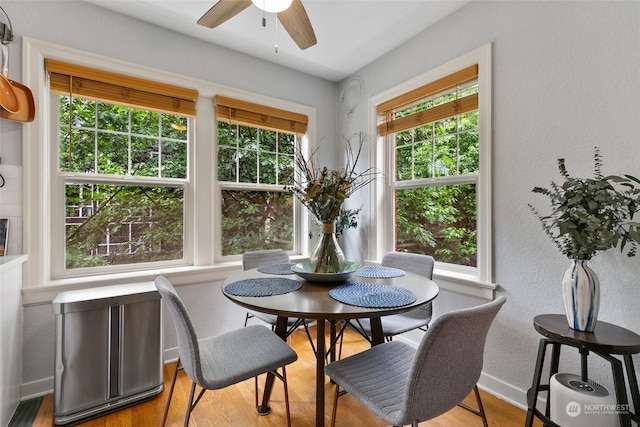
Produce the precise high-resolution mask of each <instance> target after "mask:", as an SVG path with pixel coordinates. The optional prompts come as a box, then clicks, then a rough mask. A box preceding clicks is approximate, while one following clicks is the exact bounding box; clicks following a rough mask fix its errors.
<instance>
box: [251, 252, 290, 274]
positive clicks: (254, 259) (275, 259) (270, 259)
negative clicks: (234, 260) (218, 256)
mask: <svg viewBox="0 0 640 427" xmlns="http://www.w3.org/2000/svg"><path fill="white" fill-rule="evenodd" d="M290 262H291V259H290V258H289V254H288V253H286V252H285V251H284V250H282V249H265V250H263V251H251V252H245V253H244V254H242V269H243V270H251V269H252V268H258V267H260V266H263V265H274V264H288V263H290Z"/></svg>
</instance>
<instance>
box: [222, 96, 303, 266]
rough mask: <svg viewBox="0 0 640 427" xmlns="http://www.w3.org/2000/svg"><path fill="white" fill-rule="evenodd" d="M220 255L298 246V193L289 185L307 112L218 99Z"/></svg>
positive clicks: (230, 99)
mask: <svg viewBox="0 0 640 427" xmlns="http://www.w3.org/2000/svg"><path fill="white" fill-rule="evenodd" d="M214 107H215V114H216V120H217V129H218V138H217V143H218V145H217V148H218V183H219V186H220V191H221V199H222V218H221V222H222V227H221V228H222V255H223V256H228V255H238V254H242V253H244V252H247V251H252V250H259V249H284V250H287V251H290V250H293V249H294V241H295V238H294V237H295V230H294V226H295V223H294V199H293V195H292V194H291V193H290V192H288V191H285V189H284V187H285V185H287V184H289V183H290V180H291V179H292V177H293V173H294V169H293V168H294V153H295V150H296V147H297V146H299V144H301V137H302V135H303V134H305V132H306V130H307V123H308V118H307V116H306V115H303V114H299V113H295V112H291V111H286V110H282V109H278V108H273V107H269V106H265V105H260V104H254V103H250V102H246V101H240V100H236V99H232V98H227V97H223V96H216V97H215V99H214Z"/></svg>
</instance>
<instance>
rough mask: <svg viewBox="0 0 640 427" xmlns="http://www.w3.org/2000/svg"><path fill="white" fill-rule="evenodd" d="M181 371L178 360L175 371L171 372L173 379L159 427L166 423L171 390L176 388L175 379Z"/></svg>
mask: <svg viewBox="0 0 640 427" xmlns="http://www.w3.org/2000/svg"><path fill="white" fill-rule="evenodd" d="M180 369H182V365H181V364H180V359H178V361H177V362H176V369H175V370H174V371H173V378H172V379H171V387H170V388H169V397H168V398H167V404H166V405H165V407H164V414H163V415H162V424H160V427H164V425H165V424H166V422H167V416H168V415H169V406H170V405H171V398H172V397H173V389H174V387H175V386H176V379H177V378H178V371H179V370H180Z"/></svg>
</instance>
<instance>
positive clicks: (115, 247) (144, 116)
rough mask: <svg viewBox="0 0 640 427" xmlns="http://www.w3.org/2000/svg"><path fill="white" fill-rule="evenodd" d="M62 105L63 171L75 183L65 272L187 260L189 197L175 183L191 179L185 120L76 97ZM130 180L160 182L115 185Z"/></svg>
mask: <svg viewBox="0 0 640 427" xmlns="http://www.w3.org/2000/svg"><path fill="white" fill-rule="evenodd" d="M58 105H59V126H60V127H59V129H60V131H59V138H60V139H59V163H58V165H59V170H60V172H63V173H69V174H72V175H73V176H75V177H77V179H76V180H75V181H77V182H72V181H73V178H70V179H69V180H67V181H66V184H65V209H66V214H65V217H66V224H65V237H66V239H65V267H66V268H67V269H75V268H86V267H96V266H106V265H122V264H131V263H140V262H154V261H167V260H179V259H182V258H183V255H184V254H183V240H184V220H183V217H184V194H183V189H182V186H181V185H179V184H175V185H171V184H170V182H171V179H173V178H186V177H187V120H188V119H187V118H186V117H182V116H177V115H171V114H163V113H158V112H154V111H149V110H143V109H137V108H132V107H128V106H121V105H115V104H108V103H103V102H98V101H92V100H87V99H82V98H76V97H74V98H69V97H64V96H63V97H60V101H59V104H58ZM127 176H138V177H153V178H161V179H162V181H163V184H162V185H157V186H154V185H149V184H146V185H135V184H131V185H122V184H120V183H118V182H117V181H118V180H121V179H122V177H127ZM96 177H101V178H103V179H101V180H100V181H97V180H96V179H95V178H96ZM80 178H82V179H80ZM105 180H106V181H107V182H104V181H105ZM108 181H111V182H108Z"/></svg>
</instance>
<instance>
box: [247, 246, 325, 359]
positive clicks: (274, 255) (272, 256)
mask: <svg viewBox="0 0 640 427" xmlns="http://www.w3.org/2000/svg"><path fill="white" fill-rule="evenodd" d="M290 263H291V259H290V258H289V254H287V253H286V252H285V251H284V250H282V249H265V250H261V251H250V252H245V253H244V254H242V269H243V270H251V269H252V268H258V267H262V266H265V265H276V264H290ZM252 317H255V318H257V319H260V320H262V321H263V322H265V323H267V324H269V325H271V329H274V328H275V326H276V321H277V320H278V317H277V316H275V315H273V314H268V313H261V312H259V311H253V310H247V314H246V316H245V318H244V326H247V322H248V321H249V319H251V318H252ZM309 322H311V320H305V319H296V318H292V317H289V318H288V319H287V333H286V336H287V337H288V336H289V335H291V334H292V333H293V332H294V331H295V330H296V329H297V328H298V327H299V326H304V330H305V332H306V334H307V337H308V338H309V342H311V347H312V348H313V349H314V351H315V346H314V344H313V339H312V338H311V335H310V333H309V329H308V327H307V324H308V323H309Z"/></svg>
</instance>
